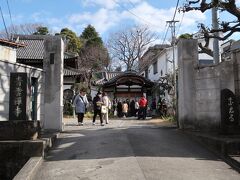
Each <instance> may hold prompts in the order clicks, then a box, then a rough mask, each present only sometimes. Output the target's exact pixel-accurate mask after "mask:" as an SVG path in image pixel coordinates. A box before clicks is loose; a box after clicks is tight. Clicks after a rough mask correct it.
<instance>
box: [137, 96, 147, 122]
mask: <svg viewBox="0 0 240 180" xmlns="http://www.w3.org/2000/svg"><path fill="white" fill-rule="evenodd" d="M138 104H139V112H138V119H140V118H141V117H142V119H146V116H147V99H146V98H145V96H144V95H142V97H141V98H140V99H139V102H138Z"/></svg>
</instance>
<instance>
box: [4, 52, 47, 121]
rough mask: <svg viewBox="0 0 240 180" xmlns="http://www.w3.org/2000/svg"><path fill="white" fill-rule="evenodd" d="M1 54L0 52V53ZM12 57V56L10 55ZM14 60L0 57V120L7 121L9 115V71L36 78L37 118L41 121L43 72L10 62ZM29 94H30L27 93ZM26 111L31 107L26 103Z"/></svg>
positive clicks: (42, 112)
mask: <svg viewBox="0 0 240 180" xmlns="http://www.w3.org/2000/svg"><path fill="white" fill-rule="evenodd" d="M0 54H1V53H0ZM11 57H12V56H11ZM13 61H14V60H11V61H9V60H8V61H6V60H1V59H0V121H7V120H8V117H9V91H10V73H11V72H26V73H28V79H29V80H30V79H31V77H35V78H37V79H38V94H37V104H38V105H37V106H38V107H39V108H37V120H40V121H42V120H43V118H44V109H43V108H40V107H41V106H42V105H43V104H44V96H43V95H44V92H43V91H42V89H43V87H44V81H43V76H44V73H43V71H42V70H41V69H38V68H33V67H30V66H26V65H22V64H18V63H11V62H13ZM28 96H30V94H28ZM27 109H28V111H29V112H28V113H30V110H31V107H30V104H28V108H27Z"/></svg>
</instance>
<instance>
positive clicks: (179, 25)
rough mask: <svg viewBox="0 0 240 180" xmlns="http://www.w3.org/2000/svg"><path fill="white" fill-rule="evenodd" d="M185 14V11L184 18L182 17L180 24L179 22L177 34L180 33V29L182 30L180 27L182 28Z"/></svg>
mask: <svg viewBox="0 0 240 180" xmlns="http://www.w3.org/2000/svg"><path fill="white" fill-rule="evenodd" d="M184 14H185V12H183V14H182V18H181V21H180V24H179V26H178V30H177V33H176V34H178V33H179V31H180V28H181V26H182V22H183V18H184Z"/></svg>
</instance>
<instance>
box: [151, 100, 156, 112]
mask: <svg viewBox="0 0 240 180" xmlns="http://www.w3.org/2000/svg"><path fill="white" fill-rule="evenodd" d="M151 109H152V116H155V115H156V109H157V102H156V98H153V101H152V104H151Z"/></svg>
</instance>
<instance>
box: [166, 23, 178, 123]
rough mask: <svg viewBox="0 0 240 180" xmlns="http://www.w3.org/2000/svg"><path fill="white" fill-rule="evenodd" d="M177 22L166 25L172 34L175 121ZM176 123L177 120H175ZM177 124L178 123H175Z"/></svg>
mask: <svg viewBox="0 0 240 180" xmlns="http://www.w3.org/2000/svg"><path fill="white" fill-rule="evenodd" d="M177 22H179V21H175V20H172V21H167V23H169V27H170V28H171V32H172V48H173V60H172V63H173V89H174V95H173V99H174V101H175V102H174V104H173V105H174V106H175V118H176V119H177V77H176V75H177V74H176V66H175V43H176V37H175V24H176V23H177ZM177 122H178V120H177ZM177 124H178V123H177Z"/></svg>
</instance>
